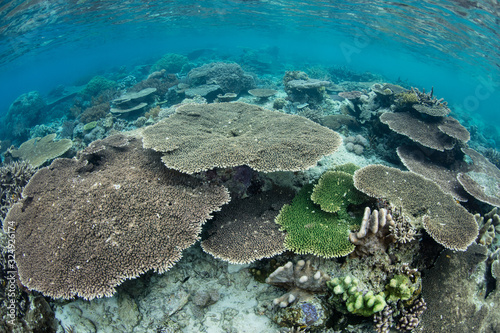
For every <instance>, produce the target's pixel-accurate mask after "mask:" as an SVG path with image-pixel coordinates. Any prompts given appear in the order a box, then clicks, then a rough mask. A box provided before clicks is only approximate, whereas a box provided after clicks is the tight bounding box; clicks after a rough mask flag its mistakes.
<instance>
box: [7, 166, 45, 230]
mask: <svg viewBox="0 0 500 333" xmlns="http://www.w3.org/2000/svg"><path fill="white" fill-rule="evenodd" d="M35 171H36V169H35V168H34V167H33V166H31V164H29V163H28V162H25V161H21V162H17V161H16V162H11V163H8V164H5V165H3V166H1V167H0V222H2V221H3V220H4V218H5V215H7V211H8V210H9V208H10V207H11V206H12V205H13V204H14V203H16V202H17V201H18V200H19V199H20V198H21V192H22V190H23V188H24V187H25V186H26V184H27V183H28V181H29V180H30V178H31V177H32V176H33V174H34V173H35ZM0 225H1V223H0Z"/></svg>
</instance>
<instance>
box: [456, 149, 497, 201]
mask: <svg viewBox="0 0 500 333" xmlns="http://www.w3.org/2000/svg"><path fill="white" fill-rule="evenodd" d="M462 151H463V152H464V153H465V154H467V156H469V157H470V158H471V159H472V161H473V166H471V169H470V171H466V172H460V173H458V176H457V178H458V181H459V182H460V184H462V186H463V187H464V189H465V190H466V191H467V193H469V194H470V195H472V196H473V197H474V198H476V199H477V200H479V201H482V202H486V203H488V204H490V205H492V206H497V207H500V170H499V169H498V168H497V167H496V166H495V165H494V164H493V163H491V162H490V161H488V159H487V158H486V157H484V156H483V155H481V154H479V153H478V152H477V151H475V150H474V149H471V148H462Z"/></svg>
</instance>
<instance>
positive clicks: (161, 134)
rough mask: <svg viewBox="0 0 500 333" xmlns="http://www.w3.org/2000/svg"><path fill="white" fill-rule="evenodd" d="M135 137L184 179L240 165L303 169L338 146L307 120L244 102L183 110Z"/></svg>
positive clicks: (329, 132)
mask: <svg viewBox="0 0 500 333" xmlns="http://www.w3.org/2000/svg"><path fill="white" fill-rule="evenodd" d="M141 133H142V136H143V137H144V147H145V148H152V149H154V150H156V151H159V152H162V153H163V157H162V161H163V162H164V163H165V165H166V166H167V167H169V168H173V169H176V170H179V171H182V172H185V173H190V174H192V173H196V172H200V171H205V170H210V169H212V168H215V167H220V168H223V167H233V166H240V165H248V166H249V167H251V168H252V169H254V170H257V171H263V172H271V171H280V170H286V171H298V170H304V169H307V168H308V167H311V166H313V165H315V164H316V162H317V161H318V160H319V159H320V158H321V157H322V156H323V155H328V154H332V153H333V152H335V151H336V150H337V148H338V147H339V146H340V144H341V142H342V140H341V137H340V136H339V135H338V134H337V133H336V132H334V131H332V130H330V129H328V128H326V127H322V126H320V125H318V124H316V123H314V122H312V121H310V120H306V119H304V118H302V117H299V116H291V115H286V114H283V113H280V112H274V111H268V110H265V109H262V108H260V107H258V106H254V105H249V104H245V103H215V104H205V105H194V104H188V105H183V106H181V107H179V108H178V109H177V110H176V113H174V114H173V115H171V116H170V117H169V118H168V119H167V120H161V121H159V122H158V123H157V124H155V125H152V126H148V127H145V128H143V129H142V130H141Z"/></svg>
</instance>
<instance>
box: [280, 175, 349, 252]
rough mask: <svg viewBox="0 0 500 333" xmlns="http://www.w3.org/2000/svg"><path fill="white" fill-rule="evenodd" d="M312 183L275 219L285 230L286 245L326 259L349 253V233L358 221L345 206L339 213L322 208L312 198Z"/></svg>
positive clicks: (291, 248) (290, 248)
mask: <svg viewBox="0 0 500 333" xmlns="http://www.w3.org/2000/svg"><path fill="white" fill-rule="evenodd" d="M313 186H314V185H312V184H308V185H304V186H303V187H302V189H301V190H300V191H299V193H298V194H297V195H296V196H295V198H294V199H293V201H292V203H291V204H290V205H285V206H284V207H283V208H282V209H281V211H280V214H279V215H278V217H277V218H276V223H278V224H279V225H281V228H282V230H284V231H286V238H285V247H286V248H287V249H289V250H291V251H293V252H295V253H299V254H307V253H311V254H314V255H316V256H320V257H325V258H332V257H342V256H346V255H348V254H349V253H351V252H352V251H353V250H354V245H353V244H352V243H351V242H350V241H349V232H350V230H351V228H352V227H353V226H355V225H356V224H357V223H358V221H357V219H356V218H354V217H352V216H351V215H349V214H348V213H347V211H346V210H344V209H342V210H340V211H338V212H337V213H329V212H325V211H323V210H321V208H320V207H319V206H317V205H316V204H315V203H314V202H313V201H312V200H311V194H312V192H313Z"/></svg>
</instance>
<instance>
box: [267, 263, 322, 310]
mask: <svg viewBox="0 0 500 333" xmlns="http://www.w3.org/2000/svg"><path fill="white" fill-rule="evenodd" d="M329 280H330V277H329V276H328V274H325V273H323V272H322V271H320V270H317V269H315V268H314V267H313V266H312V265H311V262H310V261H304V260H299V261H298V262H297V263H296V264H295V266H294V265H293V263H292V262H288V263H286V264H285V265H283V266H280V267H278V268H277V269H276V270H275V271H274V272H273V273H271V275H269V277H268V278H267V279H266V283H269V284H271V285H273V286H277V287H280V288H286V289H289V291H288V292H287V293H286V294H284V295H283V296H281V297H279V298H276V299H274V301H273V303H274V305H279V306H280V307H282V308H283V307H287V306H288V305H290V304H291V303H293V302H298V301H307V300H308V299H309V298H311V297H312V295H313V294H314V293H324V292H326V290H327V288H326V282H327V281H329Z"/></svg>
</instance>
